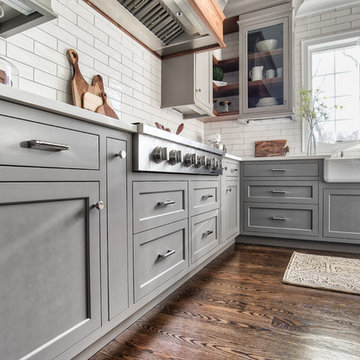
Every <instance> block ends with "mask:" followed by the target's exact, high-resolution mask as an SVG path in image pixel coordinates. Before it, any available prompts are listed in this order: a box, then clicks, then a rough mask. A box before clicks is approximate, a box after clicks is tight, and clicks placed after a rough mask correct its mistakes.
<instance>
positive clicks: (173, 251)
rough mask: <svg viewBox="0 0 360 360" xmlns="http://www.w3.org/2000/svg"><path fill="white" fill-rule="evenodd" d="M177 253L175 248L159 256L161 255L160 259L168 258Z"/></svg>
mask: <svg viewBox="0 0 360 360" xmlns="http://www.w3.org/2000/svg"><path fill="white" fill-rule="evenodd" d="M175 253H176V251H175V250H168V251H167V252H166V253H165V254H159V255H158V257H159V258H160V259H166V258H168V257H169V256H171V255H174V254H175Z"/></svg>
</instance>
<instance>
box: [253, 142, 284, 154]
mask: <svg viewBox="0 0 360 360" xmlns="http://www.w3.org/2000/svg"><path fill="white" fill-rule="evenodd" d="M285 145H286V140H270V141H255V157H272V156H285V155H286V153H288V152H289V147H288V146H285Z"/></svg>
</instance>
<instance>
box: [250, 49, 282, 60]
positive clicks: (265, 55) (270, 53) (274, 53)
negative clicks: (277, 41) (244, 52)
mask: <svg viewBox="0 0 360 360" xmlns="http://www.w3.org/2000/svg"><path fill="white" fill-rule="evenodd" d="M283 51H284V50H283V49H275V50H272V51H263V52H258V53H253V54H249V55H248V59H249V60H255V59H256V60H258V59H265V58H268V57H275V56H278V55H282V54H283Z"/></svg>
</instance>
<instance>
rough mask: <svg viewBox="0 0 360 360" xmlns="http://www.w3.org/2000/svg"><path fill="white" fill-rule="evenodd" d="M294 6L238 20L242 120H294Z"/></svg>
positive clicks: (275, 7)
mask: <svg viewBox="0 0 360 360" xmlns="http://www.w3.org/2000/svg"><path fill="white" fill-rule="evenodd" d="M293 20H294V13H293V4H292V2H291V1H289V2H287V3H286V4H281V5H277V6H273V7H268V8H266V9H262V10H259V11H255V12H251V13H246V14H240V16H239V22H238V24H239V41H240V46H239V50H240V56H239V62H240V63H239V89H240V98H239V119H263V118H275V117H277V118H278V117H292V116H293V114H294V110H293V97H294V91H293V87H294V78H293V71H292V66H293V38H292V37H293V30H294V26H293Z"/></svg>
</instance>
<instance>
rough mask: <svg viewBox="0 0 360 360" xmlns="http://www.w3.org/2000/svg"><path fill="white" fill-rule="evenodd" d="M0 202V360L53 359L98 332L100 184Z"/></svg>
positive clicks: (41, 189)
mask: <svg viewBox="0 0 360 360" xmlns="http://www.w3.org/2000/svg"><path fill="white" fill-rule="evenodd" d="M0 194H1V196H0V199H1V200H0V222H1V226H0V248H1V251H0V287H1V292H0V304H1V307H0V339H1V341H0V353H1V357H2V358H4V359H7V360H13V359H14V360H15V359H20V358H21V359H23V358H26V359H53V358H55V357H56V356H57V355H59V354H61V353H62V352H63V351H64V350H65V349H68V348H70V347H71V346H72V345H74V344H76V343H77V342H79V341H80V340H82V339H84V338H85V337H86V336H87V335H89V334H91V333H92V332H94V331H95V330H96V329H98V328H99V327H100V326H101V303H100V259H99V252H100V249H99V245H100V239H99V234H100V215H99V210H98V209H97V208H96V207H95V206H94V205H95V204H97V203H98V201H99V200H100V199H99V183H98V182H91V181H89V182H21V183H20V182H14V183H9V182H1V183H0Z"/></svg>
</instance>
